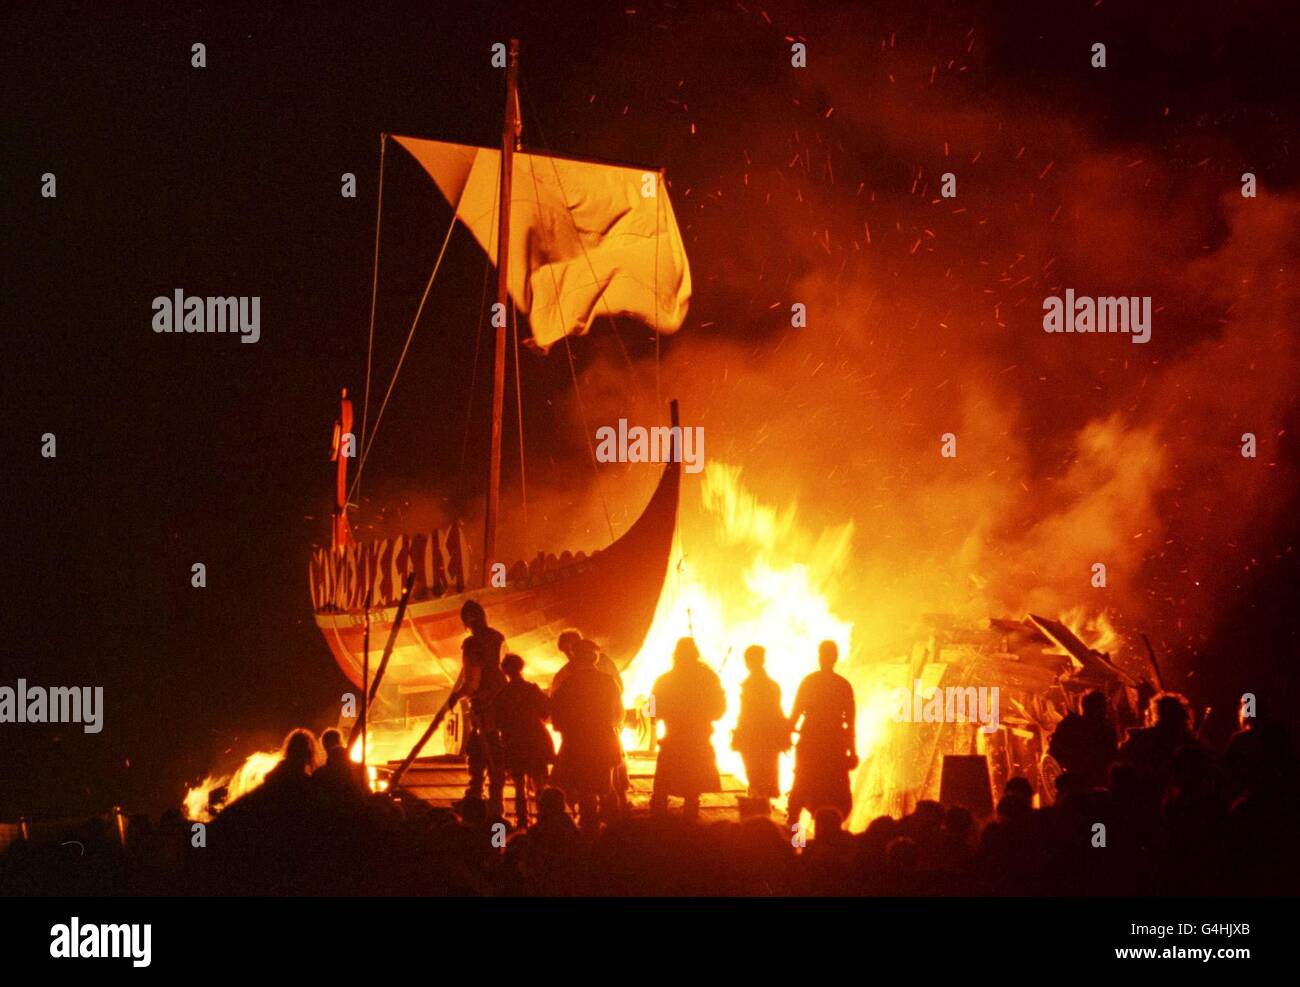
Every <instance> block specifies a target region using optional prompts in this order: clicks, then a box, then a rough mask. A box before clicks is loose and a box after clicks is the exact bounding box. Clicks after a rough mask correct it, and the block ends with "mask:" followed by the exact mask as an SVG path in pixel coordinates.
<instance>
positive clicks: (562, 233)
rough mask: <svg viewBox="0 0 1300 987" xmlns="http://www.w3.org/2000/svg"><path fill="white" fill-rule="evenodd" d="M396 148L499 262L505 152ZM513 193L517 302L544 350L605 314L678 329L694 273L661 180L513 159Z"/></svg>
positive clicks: (570, 163) (412, 141)
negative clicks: (403, 151) (417, 165)
mask: <svg viewBox="0 0 1300 987" xmlns="http://www.w3.org/2000/svg"><path fill="white" fill-rule="evenodd" d="M394 139H395V140H396V141H397V142H398V143H399V144H401V145H402V146H403V147H404V148H406V149H407V151H409V152H410V153H411V155H412V156H413V157H414V158H415V159H416V160H417V161H419V162H420V164H421V165H422V166H423V167H424V169H425V171H426V172H428V173H429V176H430V177H431V178H432V179H433V180H434V183H435V184H436V185H437V186H438V189H439V190H440V191H441V192H442V194H443V195H444V196H445V197H446V199H447V201H448V202H449V203H451V204H452V205H453V206H455V208H456V216H457V218H459V219H460V221H461V222H462V223H464V224H465V226H466V227H468V228H469V230H470V232H471V233H472V234H473V235H474V238H475V239H476V240H477V241H478V243H479V245H480V246H481V247H482V248H483V249H484V250H485V251H487V252H488V254H489V256H495V248H496V233H497V200H498V194H497V193H498V186H499V184H500V167H501V152H500V151H499V150H495V149H491V148H480V147H470V146H466V145H464V144H449V143H445V142H443V141H430V140H421V139H418V138H414V137H395V138H394ZM511 185H512V191H511V196H510V244H509V250H510V253H509V271H508V273H509V288H510V296H511V298H512V299H514V303H515V306H516V308H517V309H518V311H519V312H520V313H522V314H525V315H527V316H528V319H529V322H530V323H531V324H532V329H533V342H534V343H535V344H536V345H537V346H539V347H541V348H542V349H543V350H545V349H547V348H549V347H550V346H551V345H553V344H554V343H556V342H558V341H559V340H560V339H562V338H563V337H564V336H569V335H581V334H583V333H585V332H586V331H587V330H588V329H589V328H590V327H591V323H592V320H593V319H594V318H595V317H596V316H598V315H606V316H609V315H631V316H635V317H636V318H638V319H641V320H642V321H643V322H645V323H647V324H649V325H651V326H653V327H654V328H655V329H657V330H658V331H660V332H666V333H667V332H675V331H676V330H677V329H679V328H680V327H681V324H682V320H683V319H685V318H686V310H687V307H688V306H689V303H690V297H691V272H690V267H689V265H688V263H687V260H686V250H685V248H684V247H683V245H682V237H681V232H680V231H679V230H678V228H677V220H676V218H675V217H674V216H673V208H672V204H671V203H670V202H669V201H668V190H667V188H665V187H664V185H663V183H662V181H661V176H660V175H659V173H658V172H654V171H644V170H642V169H638V168H624V167H619V166H617V165H606V164H596V163H592V162H587V161H574V160H571V159H568V158H557V157H550V156H547V155H539V154H528V153H525V152H517V153H516V154H515V155H514V156H513V169H512V181H511Z"/></svg>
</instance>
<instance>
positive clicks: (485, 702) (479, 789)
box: [454, 600, 506, 815]
mask: <svg viewBox="0 0 1300 987" xmlns="http://www.w3.org/2000/svg"><path fill="white" fill-rule="evenodd" d="M460 619H461V622H462V623H463V624H464V625H465V629H466V630H468V631H469V632H470V633H469V637H467V638H465V640H464V641H463V642H462V643H461V646H460V651H461V673H460V679H459V681H458V682H457V684H456V686H455V689H454V692H455V694H456V695H458V696H459V697H468V698H469V717H468V723H467V725H466V731H465V734H466V737H465V748H466V753H467V754H468V755H469V785H468V786H467V787H466V788H465V797H466V798H467V799H468V798H482V797H483V780H484V777H485V776H486V778H487V782H488V797H487V807H488V812H489V814H491V815H498V814H500V812H501V809H502V800H503V796H504V794H505V788H506V778H505V756H504V753H503V751H502V750H501V734H500V732H499V731H498V729H497V724H496V715H495V712H494V710H493V703H494V701H495V700H496V697H497V694H498V693H499V692H500V691H501V689H502V688H503V687H504V686H505V678H504V676H502V674H501V650H502V648H503V647H505V643H506V642H505V637H504V636H502V634H501V632H500V631H498V630H495V629H494V628H491V627H489V626H488V623H487V614H486V613H485V612H484V611H483V608H482V607H481V606H480V605H479V604H478V603H475V602H474V601H473V600H466V601H465V605H464V606H462V607H461V608H460Z"/></svg>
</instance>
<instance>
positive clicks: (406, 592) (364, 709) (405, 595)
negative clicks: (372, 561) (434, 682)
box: [348, 573, 415, 748]
mask: <svg viewBox="0 0 1300 987" xmlns="http://www.w3.org/2000/svg"><path fill="white" fill-rule="evenodd" d="M414 588H415V573H411V574H410V575H409V576H407V577H406V585H405V586H404V587H403V588H402V599H401V601H400V602H399V603H398V604H397V617H396V619H394V620H393V626H392V628H391V629H390V630H389V632H388V643H387V644H385V645H384V653H383V656H382V657H381V658H380V659H379V669H378V670H377V671H376V672H375V680H374V681H373V682H371V683H370V688H369V689H367V690H366V691H365V697H364V698H363V699H362V703H361V715H360V717H358V719H357V722H356V723H354V724H353V725H352V730H351V732H349V734H348V747H349V748H351V747H352V741H353V739H354V738H355V737H356V735H357V731H360V732H361V734H362V736H363V737H364V736H365V732H366V724H367V723H368V722H369V721H370V717H369V715H368V714H369V711H370V704H371V703H373V702H374V701H375V696H376V695H377V694H378V693H379V685H380V683H381V682H383V681H384V671H385V670H386V669H387V668H388V659H389V658H391V657H392V656H393V645H394V644H396V643H397V632H398V631H399V630H401V629H402V618H403V617H405V616H406V605H407V604H408V603H409V602H410V601H411V590H413V589H414ZM369 651H370V649H369V647H368V646H367V648H366V654H367V664H368V663H369V662H368V659H369ZM362 677H363V678H364V677H365V672H364V670H363V673H362Z"/></svg>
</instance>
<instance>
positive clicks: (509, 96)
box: [483, 38, 519, 587]
mask: <svg viewBox="0 0 1300 987" xmlns="http://www.w3.org/2000/svg"><path fill="white" fill-rule="evenodd" d="M518 69H519V42H518V40H516V39H514V38H512V39H511V40H510V56H509V61H508V62H507V63H506V113H505V125H504V127H503V128H502V131H501V191H500V199H499V200H498V202H499V206H498V211H497V212H498V217H499V218H498V221H497V303H496V305H495V306H494V307H493V315H492V321H493V323H494V325H495V328H496V345H495V348H494V358H493V361H492V448H491V452H490V453H489V456H488V488H487V509H486V511H485V512H484V520H483V586H484V587H486V586H488V585H489V577H490V575H491V572H492V564H493V563H494V562H495V561H496V560H495V558H494V556H495V555H496V538H497V508H498V501H499V497H500V492H501V491H500V488H501V410H502V405H503V403H504V400H505V389H506V318H507V316H506V313H507V311H508V310H509V308H508V307H509V304H510V287H509V286H510V281H509V268H510V187H511V186H510V176H511V170H512V165H513V160H512V159H513V156H514V152H515V150H516V147H515V144H516V142H517V141H518V138H519V103H518V99H517V96H516V75H517V73H518Z"/></svg>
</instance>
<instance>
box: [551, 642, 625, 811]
mask: <svg viewBox="0 0 1300 987" xmlns="http://www.w3.org/2000/svg"><path fill="white" fill-rule="evenodd" d="M556 647H557V648H558V649H559V650H560V651H561V652H562V653H563V654H564V655H565V656H566V657H568V659H569V661H568V662H567V663H566V664H565V665H564V666H563V667H562V668H561V669H560V670H559V671H558V672H556V673H555V677H554V678H553V679H551V689H550V694H551V695H552V696H554V695H555V691H556V690H557V689H558V688H559V687H560V686H561V685H562V684H563V683H564V680H565V679H566V678H568V677H569V675H570V673H571V672H572V671H573V668H574V664H573V656H574V654H575V653H576V652H577V651H578V650H579V649H587V650H590V651H591V652H592V653H593V654H595V656H596V657H595V663H596V670H597V671H600V672H604V673H605V674H606V675H608V676H609V677H610V678H611V679H613V680H614V685H615V687H616V688H617V689H618V694H619V696H622V695H623V676H622V673H620V672H619V670H618V666H617V665H616V664H614V660H613V659H612V658H610V657H609V655H607V654H605V652H603V651H601V650H600V646H599V645H597V644H596V642H595V641H591V640H589V639H587V638H585V637H583V636H582V635H581V634H580V633H579V632H578V631H576V630H574V629H573V628H572V627H570V628H568V629H567V630H564V631H561V632H560V636H559V638H558V640H557V641H556ZM621 726H622V725H621V723H620V729H619V738H618V765H617V766H616V767H615V768H614V777H613V780H612V782H611V784H612V786H613V787H612V790H611V791H612V794H611V796H609V797H605V799H604V801H605V802H606V803H607V804H606V805H603V806H602V807H601V809H602V812H603V813H604V814H605V815H606V816H609V817H616V816H622V815H623V814H624V813H626V812H627V790H628V788H629V787H630V786H631V783H630V782H629V780H628V774H627V755H626V754H625V753H624V751H623V735H622V729H621Z"/></svg>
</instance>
